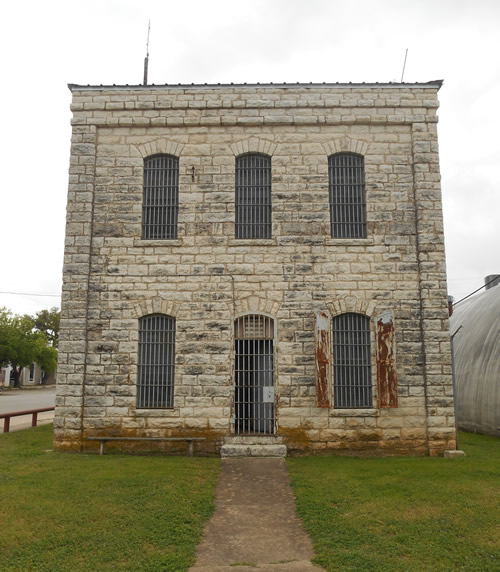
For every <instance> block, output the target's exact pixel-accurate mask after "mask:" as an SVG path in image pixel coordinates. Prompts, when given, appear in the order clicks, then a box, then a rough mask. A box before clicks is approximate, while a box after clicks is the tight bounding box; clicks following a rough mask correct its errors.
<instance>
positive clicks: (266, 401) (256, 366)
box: [234, 314, 274, 435]
mask: <svg viewBox="0 0 500 572" xmlns="http://www.w3.org/2000/svg"><path fill="white" fill-rule="evenodd" d="M234 338H235V340H234V343H235V352H234V353H235V396H234V401H235V407H234V409H235V433H236V434H237V435H238V434H248V433H260V434H266V435H273V434H274V320H273V319H272V318H269V317H267V316H262V315H259V314H249V315H247V316H242V317H241V318H238V319H237V320H236V321H235V324H234Z"/></svg>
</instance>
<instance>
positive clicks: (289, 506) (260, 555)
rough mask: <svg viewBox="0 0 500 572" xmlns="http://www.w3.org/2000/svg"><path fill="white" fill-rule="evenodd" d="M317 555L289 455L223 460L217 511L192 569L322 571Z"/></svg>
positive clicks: (199, 571) (195, 571)
mask: <svg viewBox="0 0 500 572" xmlns="http://www.w3.org/2000/svg"><path fill="white" fill-rule="evenodd" d="M313 556H314V553H313V549H312V544H311V541H310V539H309V537H308V536H307V534H306V533H305V531H304V528H303V526H302V522H301V521H300V520H299V519H298V518H297V516H296V513H295V499H294V497H293V494H292V489H291V487H290V479H289V475H288V470H287V466H286V463H285V460H284V459H262V458H261V459H255V458H254V459H248V458H238V459H222V461H221V473H220V476H219V481H218V484H217V488H216V509H215V513H214V515H213V517H212V518H211V520H210V521H209V522H208V524H207V526H206V528H205V533H204V536H203V540H202V542H201V544H200V545H199V547H198V551H197V559H196V564H195V566H194V567H192V568H191V571H192V572H219V571H221V572H222V571H225V570H227V571H231V572H243V571H245V570H247V571H255V570H261V571H262V570H269V571H272V572H290V571H296V572H308V571H315V572H318V571H320V570H321V568H319V567H318V566H314V565H313V564H312V563H311V558H312V557H313Z"/></svg>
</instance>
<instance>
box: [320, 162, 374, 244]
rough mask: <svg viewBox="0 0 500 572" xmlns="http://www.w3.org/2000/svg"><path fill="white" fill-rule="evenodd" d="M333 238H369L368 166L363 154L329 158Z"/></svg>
mask: <svg viewBox="0 0 500 572" xmlns="http://www.w3.org/2000/svg"><path fill="white" fill-rule="evenodd" d="M328 178H329V195H330V226H331V236H332V238H366V199H365V167H364V159H363V157H362V156H361V155H355V154H354V153H338V154H336V155H331V156H330V157H328Z"/></svg>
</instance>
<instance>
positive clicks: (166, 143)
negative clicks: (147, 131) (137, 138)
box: [132, 139, 184, 158]
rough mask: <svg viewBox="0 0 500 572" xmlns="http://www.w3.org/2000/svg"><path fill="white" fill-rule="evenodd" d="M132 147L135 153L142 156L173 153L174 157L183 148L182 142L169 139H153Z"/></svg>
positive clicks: (177, 155) (178, 154)
mask: <svg viewBox="0 0 500 572" xmlns="http://www.w3.org/2000/svg"><path fill="white" fill-rule="evenodd" d="M132 148H133V149H135V151H136V152H137V154H138V155H140V156H141V157H142V158H146V157H151V156H152V155H174V156H175V157H179V156H180V154H181V153H182V150H183V149H184V144H183V143H177V142H176V141H172V140H170V139H168V140H166V139H156V140H155V141H149V142H148V143H144V144H143V145H137V146H135V147H132Z"/></svg>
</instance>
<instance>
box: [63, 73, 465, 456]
mask: <svg viewBox="0 0 500 572" xmlns="http://www.w3.org/2000/svg"><path fill="white" fill-rule="evenodd" d="M440 87H441V82H440V81H432V82H429V83H418V84H397V83H395V84H394V83H390V84H291V85H290V84H257V85H247V84H245V85H233V84H231V85H178V86H173V85H162V86H156V85H152V86H151V85H150V86H79V85H70V89H71V91H72V95H73V102H72V111H73V120H72V125H73V136H72V146H71V165H70V178H69V193H68V207H67V226H66V245H65V265H64V286H63V302H62V320H61V340H60V353H59V369H58V374H57V385H58V389H57V403H56V417H55V446H56V447H57V448H59V449H69V450H95V449H96V447H97V446H98V445H97V443H96V442H95V441H91V440H88V438H89V437H96V436H114V437H129V438H130V437H133V438H138V437H157V438H159V437H163V438H166V437H170V438H183V437H203V438H204V440H203V441H199V442H197V443H196V447H195V449H196V451H197V452H200V453H214V454H217V453H219V451H220V449H221V447H222V446H224V447H227V446H228V445H231V444H233V445H234V444H235V443H244V444H245V446H246V447H248V450H250V451H252V445H253V444H255V443H264V444H265V443H271V444H273V443H274V444H276V443H279V444H281V445H286V447H287V449H288V452H289V453H292V454H293V453H300V452H306V453H307V452H343V453H363V452H366V453H370V454H418V455H427V454H430V455H437V454H440V453H442V452H443V451H444V450H445V449H454V448H455V420H454V413H453V390H452V377H451V357H450V347H449V332H448V313H447V292H446V272H445V255H444V241H443V224H442V208H441V194H440V174H439V158H438V143H437V130H436V125H437V115H436V111H437V108H438V99H437V93H438V91H439V88H440ZM116 445H117V446H120V447H123V448H125V447H128V448H133V449H151V448H152V447H157V448H159V449H162V450H166V451H174V452H175V451H179V452H182V451H184V450H186V447H187V444H186V443H184V442H183V441H154V442H147V441H127V442H122V443H119V442H117V443H116Z"/></svg>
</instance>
